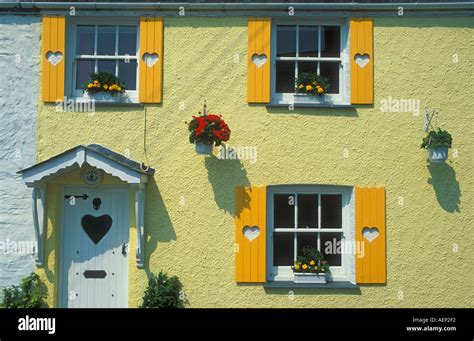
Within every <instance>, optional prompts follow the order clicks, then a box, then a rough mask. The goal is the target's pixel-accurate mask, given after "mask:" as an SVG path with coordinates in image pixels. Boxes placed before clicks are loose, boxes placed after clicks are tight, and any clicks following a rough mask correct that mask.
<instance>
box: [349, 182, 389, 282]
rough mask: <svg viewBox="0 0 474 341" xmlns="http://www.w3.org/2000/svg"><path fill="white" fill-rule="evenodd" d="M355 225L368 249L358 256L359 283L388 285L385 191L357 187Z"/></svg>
mask: <svg viewBox="0 0 474 341" xmlns="http://www.w3.org/2000/svg"><path fill="white" fill-rule="evenodd" d="M355 224H356V242H357V243H358V244H359V243H362V244H363V250H364V252H363V257H360V256H362V255H359V256H356V282H357V283H386V247H385V239H386V237H385V189H384V188H360V187H357V188H356V192H355Z"/></svg>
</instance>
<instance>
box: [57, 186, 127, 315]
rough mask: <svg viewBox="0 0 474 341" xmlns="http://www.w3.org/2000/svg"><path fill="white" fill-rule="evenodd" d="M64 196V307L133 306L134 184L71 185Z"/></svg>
mask: <svg viewBox="0 0 474 341" xmlns="http://www.w3.org/2000/svg"><path fill="white" fill-rule="evenodd" d="M61 199H62V201H63V205H62V209H63V210H62V224H61V225H62V230H61V236H62V237H61V253H60V257H59V271H60V279H59V304H60V307H69V308H122V307H124V308H125V307H127V306H128V292H127V290H128V242H129V226H130V216H129V214H130V198H129V190H128V188H127V187H116V186H114V187H112V186H99V187H96V188H90V187H79V186H67V187H65V188H64V191H63V196H62V198H61Z"/></svg>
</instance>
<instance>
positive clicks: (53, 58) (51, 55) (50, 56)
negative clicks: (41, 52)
mask: <svg viewBox="0 0 474 341" xmlns="http://www.w3.org/2000/svg"><path fill="white" fill-rule="evenodd" d="M46 60H47V61H48V62H49V63H50V64H51V65H53V66H56V65H58V64H59V63H60V62H61V60H63V53H62V52H61V51H56V52H53V51H48V52H46Z"/></svg>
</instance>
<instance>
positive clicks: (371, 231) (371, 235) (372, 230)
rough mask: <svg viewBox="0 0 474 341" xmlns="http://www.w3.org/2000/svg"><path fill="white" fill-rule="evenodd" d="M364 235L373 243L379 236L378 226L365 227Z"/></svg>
mask: <svg viewBox="0 0 474 341" xmlns="http://www.w3.org/2000/svg"><path fill="white" fill-rule="evenodd" d="M362 236H363V237H364V238H365V239H367V240H368V241H369V243H372V242H373V241H374V240H375V239H377V237H378V236H379V229H378V228H376V227H364V228H363V229H362Z"/></svg>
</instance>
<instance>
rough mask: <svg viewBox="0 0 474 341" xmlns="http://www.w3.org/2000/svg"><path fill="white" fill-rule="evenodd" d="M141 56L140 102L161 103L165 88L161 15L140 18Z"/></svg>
mask: <svg viewBox="0 0 474 341" xmlns="http://www.w3.org/2000/svg"><path fill="white" fill-rule="evenodd" d="M156 57H157V58H158V59H156ZM139 58H140V61H139V63H140V86H139V97H140V102H141V103H161V97H162V89H163V19H162V18H161V17H141V18H140V55H139ZM147 59H148V60H149V62H148V64H147V63H146V61H147Z"/></svg>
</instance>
